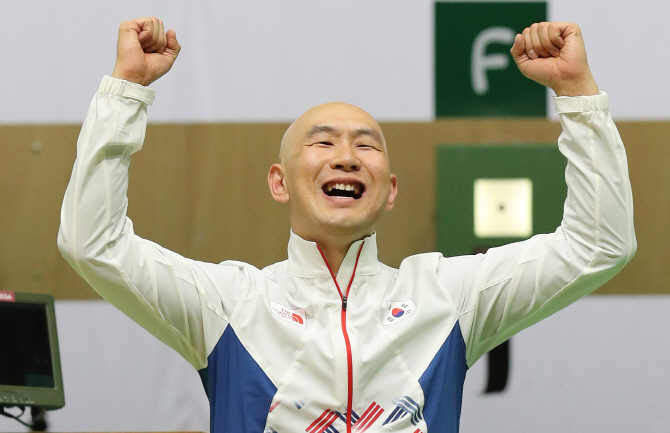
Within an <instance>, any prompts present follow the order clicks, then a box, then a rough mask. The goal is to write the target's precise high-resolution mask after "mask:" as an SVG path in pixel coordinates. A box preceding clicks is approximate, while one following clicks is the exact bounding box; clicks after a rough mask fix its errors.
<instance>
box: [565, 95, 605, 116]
mask: <svg viewBox="0 0 670 433" xmlns="http://www.w3.org/2000/svg"><path fill="white" fill-rule="evenodd" d="M553 99H554V108H555V109H556V112H557V113H559V114H563V113H584V112H586V111H607V110H609V100H608V99H607V93H605V92H600V94H598V95H589V96H554V97H553Z"/></svg>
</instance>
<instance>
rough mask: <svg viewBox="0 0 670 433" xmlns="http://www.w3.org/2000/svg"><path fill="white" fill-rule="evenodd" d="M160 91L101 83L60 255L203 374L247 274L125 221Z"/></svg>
mask: <svg viewBox="0 0 670 433" xmlns="http://www.w3.org/2000/svg"><path fill="white" fill-rule="evenodd" d="M153 98H154V92H153V91H152V90H151V89H149V88H147V87H144V86H140V85H138V84H134V83H130V82H127V81H124V80H117V79H114V78H111V77H107V76H106V77H104V78H103V80H102V83H101V84H100V87H99V89H98V91H97V92H96V94H95V96H94V98H93V101H92V102H91V105H90V107H89V110H88V113H87V116H86V120H85V121H84V124H83V127H82V130H81V133H80V135H79V140H78V142H77V159H76V161H75V164H74V168H73V171H72V177H71V178H70V182H69V184H68V187H67V190H66V192H65V198H64V200H63V206H62V209H61V225H60V229H59V232H58V247H59V249H60V251H61V253H62V254H63V256H64V257H65V259H67V261H68V262H69V263H70V264H71V265H72V267H73V268H74V270H75V271H76V272H77V273H78V274H79V275H81V277H82V278H84V280H86V282H88V283H89V284H90V285H91V286H92V287H93V288H94V289H95V290H96V291H97V292H98V293H99V294H100V295H101V296H102V297H103V298H105V299H106V300H108V301H109V302H110V303H112V304H113V305H114V306H116V307H117V308H119V309H120V310H122V311H123V312H124V313H125V314H127V315H128V316H129V317H130V318H131V319H133V320H134V321H136V322H137V323H138V324H140V325H141V326H142V327H144V328H146V329H147V330H148V331H149V332H151V333H152V334H153V335H155V336H156V337H158V338H159V339H160V340H161V341H163V342H164V343H166V344H167V345H169V346H170V347H172V348H174V349H175V350H176V351H177V352H179V353H180V354H181V355H182V356H183V357H184V358H185V359H186V360H187V361H189V362H190V363H191V364H192V365H193V366H194V367H196V368H198V369H199V368H203V367H205V366H206V365H207V356H208V354H209V353H210V351H211V350H212V348H213V346H214V345H215V344H216V341H218V338H219V337H220V335H221V334H222V333H223V330H224V329H225V327H226V326H227V323H228V317H230V315H231V313H232V311H233V308H234V305H235V301H236V299H237V297H238V294H239V293H240V291H241V290H242V289H243V287H244V285H245V282H246V281H248V277H247V275H246V274H247V271H246V268H245V266H243V265H242V264H237V263H234V262H233V263H228V264H222V265H215V264H211V263H202V262H197V261H194V260H189V259H186V258H184V257H182V256H180V255H179V254H176V253H174V252H172V251H169V250H167V249H165V248H162V247H160V246H159V245H156V244H155V243H153V242H149V241H147V240H144V239H142V238H140V237H139V236H136V235H135V234H134V233H133V225H132V222H131V221H130V219H129V218H128V217H127V216H126V209H127V204H128V202H127V198H126V191H127V187H128V166H129V164H130V155H131V154H132V153H134V152H136V151H137V150H140V148H141V147H142V144H143V142H144V134H145V130H146V119H147V105H149V104H151V103H152V102H153Z"/></svg>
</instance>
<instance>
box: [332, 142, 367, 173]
mask: <svg viewBox="0 0 670 433" xmlns="http://www.w3.org/2000/svg"><path fill="white" fill-rule="evenodd" d="M330 166H331V168H333V169H336V170H344V171H357V170H358V169H359V168H361V162H360V161H359V159H358V157H357V156H356V154H355V153H354V149H353V146H351V145H349V144H341V145H340V146H337V147H336V152H335V155H334V156H333V159H332V160H331V161H330Z"/></svg>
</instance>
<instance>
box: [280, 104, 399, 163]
mask: <svg viewBox="0 0 670 433" xmlns="http://www.w3.org/2000/svg"><path fill="white" fill-rule="evenodd" d="M343 125H348V126H349V128H348V130H347V131H345V130H344V128H343ZM323 132H330V133H334V134H337V135H339V134H344V133H348V134H352V135H354V136H360V135H367V136H370V137H372V138H374V139H375V140H377V141H378V142H379V143H381V145H382V146H383V147H384V152H386V140H385V139H384V134H383V133H382V130H381V128H380V126H379V124H378V123H377V121H376V120H375V119H374V118H373V117H372V116H371V115H370V114H368V113H367V112H366V111H365V110H363V109H361V108H358V107H356V106H354V105H351V104H347V103H344V102H328V103H326V104H322V105H317V106H316V107H313V108H310V109H309V110H307V111H306V112H305V113H304V114H303V115H302V116H300V117H299V118H298V120H296V121H295V122H293V123H292V124H291V125H290V126H289V127H288V129H286V132H285V133H284V136H283V137H282V140H281V146H280V148H279V161H280V162H281V163H284V162H286V161H287V160H288V159H289V158H290V157H291V155H292V154H293V153H294V152H295V150H296V149H297V148H298V145H299V143H302V142H305V141H306V140H307V139H309V138H311V137H312V136H315V135H317V134H318V133H323Z"/></svg>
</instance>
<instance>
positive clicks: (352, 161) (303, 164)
mask: <svg viewBox="0 0 670 433" xmlns="http://www.w3.org/2000/svg"><path fill="white" fill-rule="evenodd" d="M280 160H281V162H280V163H279V164H274V165H273V166H272V167H271V168H270V174H269V176H268V182H269V184H270V190H271V192H272V196H273V198H274V199H275V200H277V201H279V202H282V203H287V205H288V210H289V216H290V219H291V227H292V228H293V231H294V232H295V233H296V234H298V235H299V236H301V237H302V238H304V239H307V240H311V241H315V242H323V241H328V239H327V237H329V236H337V237H338V238H339V239H340V240H341V241H346V242H353V241H355V240H357V239H361V238H362V237H365V236H367V235H370V234H372V232H373V231H374V226H375V223H376V222H377V220H378V219H379V217H380V215H381V213H382V211H383V210H384V209H387V210H390V209H391V208H392V207H393V201H394V199H395V195H396V177H395V175H393V174H391V172H390V168H389V159H388V154H387V152H386V143H385V141H384V136H383V134H382V131H381V128H380V127H379V125H378V124H377V122H376V121H375V120H374V119H373V118H372V117H371V116H370V115H369V114H368V113H366V112H365V111H363V110H361V109H360V108H357V107H354V106H353V105H349V104H344V103H339V102H335V103H329V104H324V105H319V106H317V107H314V108H312V109H310V110H309V111H307V112H306V113H305V114H303V115H302V116H301V117H300V118H299V119H298V120H296V121H295V122H294V123H293V124H292V125H291V126H290V127H289V129H288V130H287V131H286V134H285V135H284V139H283V140H282V149H281V151H280Z"/></svg>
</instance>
